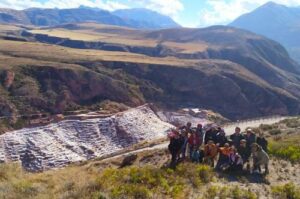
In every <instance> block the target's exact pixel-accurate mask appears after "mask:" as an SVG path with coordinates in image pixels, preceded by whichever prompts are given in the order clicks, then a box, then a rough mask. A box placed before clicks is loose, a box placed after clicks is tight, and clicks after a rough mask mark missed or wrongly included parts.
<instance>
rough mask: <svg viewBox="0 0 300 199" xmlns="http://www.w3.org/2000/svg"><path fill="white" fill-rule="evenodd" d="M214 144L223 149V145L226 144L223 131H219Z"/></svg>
mask: <svg viewBox="0 0 300 199" xmlns="http://www.w3.org/2000/svg"><path fill="white" fill-rule="evenodd" d="M216 143H217V144H219V147H224V145H225V143H228V140H227V137H226V133H225V131H224V129H221V130H220V131H219V132H218V134H217V135H216Z"/></svg>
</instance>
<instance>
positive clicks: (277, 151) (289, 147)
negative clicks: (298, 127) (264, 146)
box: [269, 138, 300, 163]
mask: <svg viewBox="0 0 300 199" xmlns="http://www.w3.org/2000/svg"><path fill="white" fill-rule="evenodd" d="M295 139H297V138H295ZM269 153H270V154H271V155H273V156H275V157H279V158H282V159H286V160H289V161H291V162H292V163H299V162H300V145H299V144H297V143H288V142H285V141H284V140H278V141H277V142H275V141H272V142H270V144H269Z"/></svg>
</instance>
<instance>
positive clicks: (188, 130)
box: [179, 122, 192, 160]
mask: <svg viewBox="0 0 300 199" xmlns="http://www.w3.org/2000/svg"><path fill="white" fill-rule="evenodd" d="M179 129H180V130H181V136H182V137H183V140H184V142H183V145H182V148H181V158H182V160H185V157H186V148H187V144H188V138H189V135H191V134H192V123H191V122H188V123H187V124H186V126H182V127H180V128H179Z"/></svg>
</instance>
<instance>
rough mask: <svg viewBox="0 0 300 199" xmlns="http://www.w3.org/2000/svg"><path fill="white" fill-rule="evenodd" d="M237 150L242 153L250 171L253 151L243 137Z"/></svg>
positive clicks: (244, 162)
mask: <svg viewBox="0 0 300 199" xmlns="http://www.w3.org/2000/svg"><path fill="white" fill-rule="evenodd" d="M237 152H238V153H239V154H240V156H241V157H242V160H243V164H247V166H246V167H247V170H248V171H250V163H249V158H250V155H251V152H249V150H248V149H247V141H246V140H245V139H242V140H241V141H240V145H239V147H238V148H237Z"/></svg>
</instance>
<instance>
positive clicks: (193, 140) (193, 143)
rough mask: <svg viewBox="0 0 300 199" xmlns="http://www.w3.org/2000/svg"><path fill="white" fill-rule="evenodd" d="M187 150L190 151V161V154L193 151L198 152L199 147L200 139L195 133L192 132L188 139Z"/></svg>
mask: <svg viewBox="0 0 300 199" xmlns="http://www.w3.org/2000/svg"><path fill="white" fill-rule="evenodd" d="M188 144H189V149H190V159H192V154H193V151H194V150H198V149H199V147H200V144H201V142H200V138H199V136H198V135H197V133H196V132H192V134H191V135H190V137H189V139H188Z"/></svg>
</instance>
